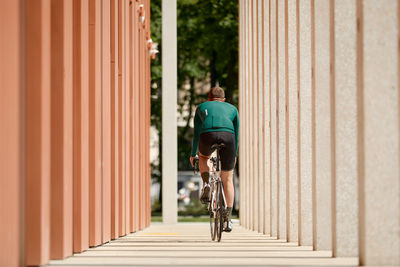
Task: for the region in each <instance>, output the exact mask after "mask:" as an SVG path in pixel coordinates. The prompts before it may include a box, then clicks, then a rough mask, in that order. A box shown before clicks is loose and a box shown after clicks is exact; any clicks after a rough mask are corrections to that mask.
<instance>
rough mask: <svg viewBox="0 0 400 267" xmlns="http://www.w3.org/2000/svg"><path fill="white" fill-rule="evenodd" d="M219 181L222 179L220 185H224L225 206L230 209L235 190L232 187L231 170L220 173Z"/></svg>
mask: <svg viewBox="0 0 400 267" xmlns="http://www.w3.org/2000/svg"><path fill="white" fill-rule="evenodd" d="M221 179H222V183H223V184H224V193H225V198H226V205H227V206H228V207H232V206H233V199H234V197H235V189H234V187H233V170H232V171H221Z"/></svg>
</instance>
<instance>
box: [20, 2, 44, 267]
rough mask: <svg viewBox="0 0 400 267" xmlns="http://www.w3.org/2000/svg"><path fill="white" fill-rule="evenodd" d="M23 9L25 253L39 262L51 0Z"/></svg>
mask: <svg viewBox="0 0 400 267" xmlns="http://www.w3.org/2000/svg"><path fill="white" fill-rule="evenodd" d="M25 10H26V18H25V23H26V24H25V29H26V37H25V56H26V65H25V74H26V80H25V86H26V87H25V88H26V93H25V99H26V103H25V105H26V106H25V118H26V124H25V134H26V138H25V144H26V150H25V153H26V154H25V163H26V171H25V174H26V176H25V179H26V184H25V190H26V195H25V218H26V220H25V233H26V236H25V250H26V251H25V253H26V254H25V255H26V264H27V265H40V264H45V263H46V262H47V261H48V259H49V251H50V1H49V0H42V1H26V7H25Z"/></svg>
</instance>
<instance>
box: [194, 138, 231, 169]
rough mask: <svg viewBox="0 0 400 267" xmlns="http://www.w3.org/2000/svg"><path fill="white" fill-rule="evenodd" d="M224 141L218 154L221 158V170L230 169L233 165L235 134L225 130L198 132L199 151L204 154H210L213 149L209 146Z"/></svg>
mask: <svg viewBox="0 0 400 267" xmlns="http://www.w3.org/2000/svg"><path fill="white" fill-rule="evenodd" d="M221 143H224V144H225V146H224V147H223V148H221V150H220V152H219V156H220V158H221V170H223V171H231V170H233V168H234V167H235V152H236V147H235V134H233V133H231V132H226V131H218V132H206V133H202V134H200V140H199V151H200V153H201V154H203V155H204V156H210V155H211V154H212V153H213V152H214V151H213V150H212V149H211V146H212V145H214V144H221Z"/></svg>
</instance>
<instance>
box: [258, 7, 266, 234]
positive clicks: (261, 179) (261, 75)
mask: <svg viewBox="0 0 400 267" xmlns="http://www.w3.org/2000/svg"><path fill="white" fill-rule="evenodd" d="M262 2H263V1H262V0H258V1H257V72H258V88H257V90H258V99H257V100H258V111H257V121H258V127H257V140H258V146H257V164H258V188H257V190H258V211H257V213H258V228H257V230H258V232H261V233H262V232H263V231H264V195H265V192H264V168H265V166H264V149H265V148H264V134H263V133H264V132H263V125H264V104H265V103H264V93H265V91H264V71H263V65H262V64H263V62H264V58H263V54H262V49H263V42H262V40H263V39H262V38H263V28H264V27H263V19H264V10H263V6H262Z"/></svg>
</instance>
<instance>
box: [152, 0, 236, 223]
mask: <svg viewBox="0 0 400 267" xmlns="http://www.w3.org/2000/svg"><path fill="white" fill-rule="evenodd" d="M177 14H178V15H177V16H178V18H177V23H178V88H177V89H178V100H177V101H178V106H177V109H178V113H177V114H178V118H177V121H178V190H177V199H178V211H179V212H178V214H179V221H203V220H208V216H206V210H205V209H204V207H203V205H202V204H201V203H200V202H199V190H200V188H201V186H202V182H201V178H200V176H199V175H198V174H196V175H195V174H194V173H193V170H192V167H191V165H190V162H189V156H190V150H191V145H192V137H193V116H194V112H195V110H196V106H197V105H198V104H200V103H202V102H204V101H206V100H207V94H208V91H209V89H210V88H211V87H213V86H215V85H219V86H221V87H222V88H223V89H224V90H225V95H226V101H227V102H229V103H231V104H233V105H235V106H236V107H238V21H239V17H238V3H237V1H231V0H202V1H199V0H178V1H177ZM151 33H152V39H153V42H155V43H157V44H158V49H159V51H160V53H162V47H161V43H162V42H161V0H152V1H151ZM161 59H162V56H161V55H159V56H157V58H156V59H155V60H153V61H152V66H151V88H152V89H151V170H152V187H151V199H152V221H161V207H162V203H161V199H162V195H161V192H162V190H161V179H162V177H161V175H162V174H161V170H162V166H161V157H162V155H161V153H162V152H161V151H162V149H161V147H162V129H161V122H162V119H161V116H162V114H161V92H162V88H161V86H162V82H161V76H162V66H161ZM237 173H238V170H237V166H236V170H235V178H234V181H235V192H236V193H238V192H239V190H238V186H239V185H238V177H237ZM238 197H239V194H236V195H235V205H234V206H235V207H234V209H235V211H234V215H237V208H238ZM183 216H184V217H183ZM202 216H203V217H202Z"/></svg>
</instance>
